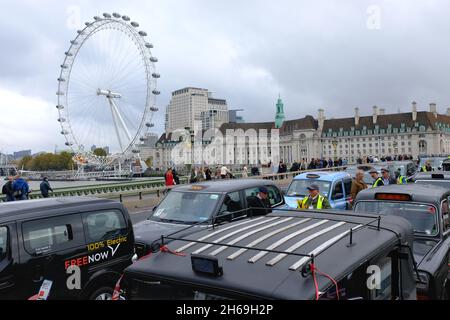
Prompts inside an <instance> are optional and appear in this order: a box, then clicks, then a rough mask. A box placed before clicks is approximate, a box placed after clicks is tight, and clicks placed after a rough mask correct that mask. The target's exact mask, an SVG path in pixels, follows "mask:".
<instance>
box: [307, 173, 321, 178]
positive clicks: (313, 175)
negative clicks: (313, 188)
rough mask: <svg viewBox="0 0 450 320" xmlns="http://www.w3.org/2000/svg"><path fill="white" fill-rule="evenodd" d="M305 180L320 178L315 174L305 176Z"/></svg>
mask: <svg viewBox="0 0 450 320" xmlns="http://www.w3.org/2000/svg"><path fill="white" fill-rule="evenodd" d="M306 178H308V179H317V178H320V176H319V175H318V174H316V173H308V174H307V175H306Z"/></svg>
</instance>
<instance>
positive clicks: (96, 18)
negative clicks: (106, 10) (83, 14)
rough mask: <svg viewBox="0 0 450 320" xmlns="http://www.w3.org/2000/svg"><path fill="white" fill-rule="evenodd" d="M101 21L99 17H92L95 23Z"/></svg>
mask: <svg viewBox="0 0 450 320" xmlns="http://www.w3.org/2000/svg"><path fill="white" fill-rule="evenodd" d="M101 19H102V18H100V17H99V16H95V17H94V20H95V21H99V20H101Z"/></svg>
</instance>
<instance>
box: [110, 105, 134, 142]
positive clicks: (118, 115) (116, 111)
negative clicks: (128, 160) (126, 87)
mask: <svg viewBox="0 0 450 320" xmlns="http://www.w3.org/2000/svg"><path fill="white" fill-rule="evenodd" d="M109 100H110V103H111V104H112V107H113V109H114V111H115V113H116V116H117V118H118V119H119V121H120V124H121V125H122V129H123V130H124V131H125V133H126V135H127V138H128V140H129V141H131V140H133V138H132V137H131V134H130V131H129V130H128V127H127V125H126V124H125V121H123V118H122V115H121V114H120V112H119V109H118V108H117V105H116V104H115V103H114V100H113V99H111V98H110V99H109Z"/></svg>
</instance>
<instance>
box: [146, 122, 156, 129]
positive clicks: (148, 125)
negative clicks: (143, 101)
mask: <svg viewBox="0 0 450 320" xmlns="http://www.w3.org/2000/svg"><path fill="white" fill-rule="evenodd" d="M145 126H146V127H147V128H153V127H154V126H155V125H154V124H153V123H150V122H147V123H146V124H145Z"/></svg>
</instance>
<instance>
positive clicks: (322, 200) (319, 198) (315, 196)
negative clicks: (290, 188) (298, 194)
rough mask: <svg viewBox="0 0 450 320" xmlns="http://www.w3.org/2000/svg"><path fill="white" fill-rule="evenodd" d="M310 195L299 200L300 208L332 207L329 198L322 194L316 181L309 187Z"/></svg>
mask: <svg viewBox="0 0 450 320" xmlns="http://www.w3.org/2000/svg"><path fill="white" fill-rule="evenodd" d="M307 189H308V192H309V195H308V196H306V197H305V198H303V200H297V208H298V209H318V210H321V209H331V205H330V201H328V198H327V197H325V196H323V195H321V194H320V190H319V186H318V185H317V184H315V183H313V184H311V185H310V186H309V187H308V188H307Z"/></svg>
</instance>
